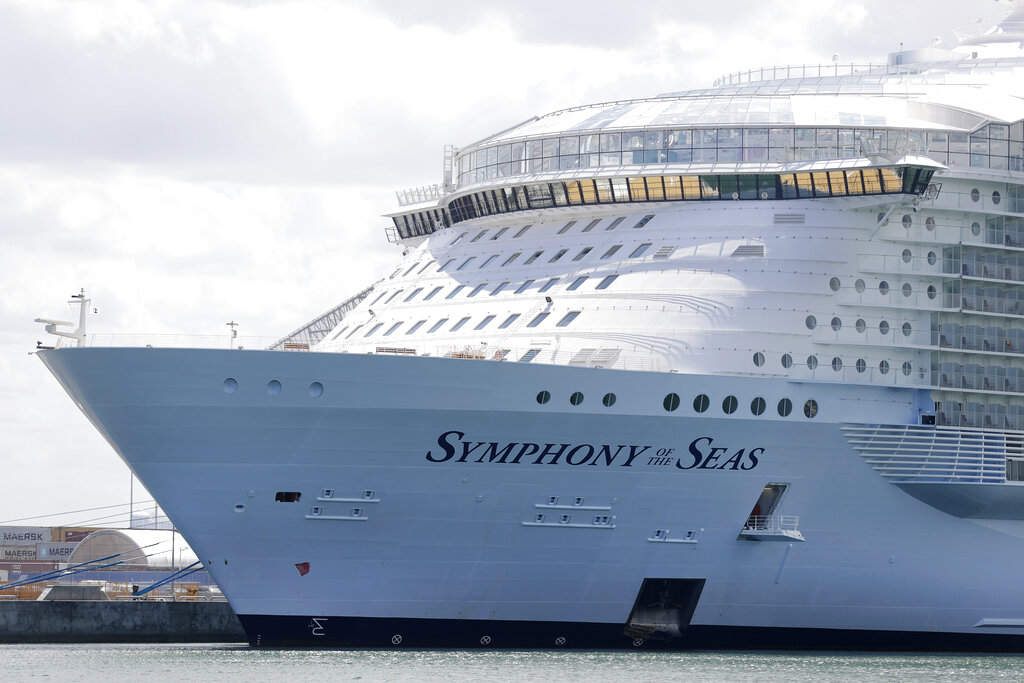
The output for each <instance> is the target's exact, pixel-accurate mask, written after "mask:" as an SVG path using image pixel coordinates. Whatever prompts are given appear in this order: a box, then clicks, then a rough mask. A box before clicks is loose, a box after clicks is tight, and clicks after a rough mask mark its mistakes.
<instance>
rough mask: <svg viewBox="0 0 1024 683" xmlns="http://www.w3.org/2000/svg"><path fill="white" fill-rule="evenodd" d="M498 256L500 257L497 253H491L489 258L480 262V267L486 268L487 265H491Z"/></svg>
mask: <svg viewBox="0 0 1024 683" xmlns="http://www.w3.org/2000/svg"><path fill="white" fill-rule="evenodd" d="M496 258H498V255H497V254H491V255H490V256H489V257H488V258H487V260H486V261H484V262H483V263H481V264H480V268H481V269H483V268H486V267H487V266H489V265H491V262H492V261H494V259H496Z"/></svg>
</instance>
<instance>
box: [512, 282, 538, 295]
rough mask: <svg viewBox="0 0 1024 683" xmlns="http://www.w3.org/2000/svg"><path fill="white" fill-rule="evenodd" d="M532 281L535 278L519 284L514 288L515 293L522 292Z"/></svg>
mask: <svg viewBox="0 0 1024 683" xmlns="http://www.w3.org/2000/svg"><path fill="white" fill-rule="evenodd" d="M534 282H535V280H527V281H526V282H524V283H523V284H521V285H519V287H518V288H516V294H522V293H523V292H525V291H526V290H527V289H529V287H530V285H532V284H533V283H534Z"/></svg>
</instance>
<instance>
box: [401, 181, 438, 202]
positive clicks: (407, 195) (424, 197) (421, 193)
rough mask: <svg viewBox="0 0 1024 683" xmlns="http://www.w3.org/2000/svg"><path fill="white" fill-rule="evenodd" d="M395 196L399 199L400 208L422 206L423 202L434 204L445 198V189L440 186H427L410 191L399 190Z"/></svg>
mask: <svg viewBox="0 0 1024 683" xmlns="http://www.w3.org/2000/svg"><path fill="white" fill-rule="evenodd" d="M395 196H396V197H397V198H398V205H399V206H409V205H411V204H422V203H423V202H432V201H436V200H438V199H440V198H441V197H443V196H444V188H443V187H441V186H440V185H425V186H423V187H413V188H410V189H408V190H398V191H396V192H395Z"/></svg>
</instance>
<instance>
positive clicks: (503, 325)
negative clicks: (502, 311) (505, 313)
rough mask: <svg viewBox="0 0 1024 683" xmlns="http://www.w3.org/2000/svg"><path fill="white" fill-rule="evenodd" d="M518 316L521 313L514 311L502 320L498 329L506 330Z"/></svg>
mask: <svg viewBox="0 0 1024 683" xmlns="http://www.w3.org/2000/svg"><path fill="white" fill-rule="evenodd" d="M518 318H519V314H518V313H513V314H512V315H510V316H509V317H507V318H505V319H504V320H503V321H501V324H500V325H498V329H499V330H504V329H505V328H506V327H508V326H509V325H511V324H512V323H514V322H515V321H516V320H517V319H518Z"/></svg>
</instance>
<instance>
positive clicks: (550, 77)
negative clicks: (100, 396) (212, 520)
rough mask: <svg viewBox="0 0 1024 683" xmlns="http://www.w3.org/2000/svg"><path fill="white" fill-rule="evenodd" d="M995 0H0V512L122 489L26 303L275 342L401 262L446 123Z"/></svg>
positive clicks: (940, 31) (142, 327)
mask: <svg viewBox="0 0 1024 683" xmlns="http://www.w3.org/2000/svg"><path fill="white" fill-rule="evenodd" d="M1004 1H1005V0H1004ZM998 7H999V3H996V2H993V0H907V1H905V2H891V0H786V1H785V2H780V1H775V0H767V1H763V2H747V1H742V2H739V1H736V0H726V1H724V2H716V3H703V2H702V3H697V2H674V3H666V2H663V1H661V2H648V1H647V0H632V1H631V2H607V0H587V1H585V2H584V1H577V0H516V1H515V2H508V1H505V2H487V1H485V0H435V1H433V2H424V1H423V0H390V1H388V2H375V1H373V0H351V1H349V2H342V1H330V0H322V1H316V0H308V1H294V2H288V1H282V2H270V1H265V2H264V1H259V0H250V1H248V2H243V1H241V0H239V1H237V2H230V1H227V0H193V1H192V2H176V1H174V0H145V1H135V0H67V1H66V2H60V1H57V0H0V236H2V241H0V283H2V284H3V287H2V291H0V524H3V523H9V522H10V521H11V520H14V519H19V518H23V517H29V516H32V515H42V514H47V513H53V512H62V511H68V510H78V509H83V508H90V507H95V506H101V505H109V504H115V503H126V502H127V501H128V497H129V493H128V488H129V474H128V470H127V468H126V467H125V466H124V465H122V464H121V462H120V461H119V460H118V458H117V457H116V455H115V454H114V453H113V451H112V450H111V449H110V448H109V447H108V446H107V445H106V443H105V442H104V441H103V440H102V438H101V437H100V436H99V435H98V434H97V433H96V431H95V430H94V429H93V428H92V427H91V426H90V425H89V424H88V422H87V421H86V420H85V418H84V417H83V416H82V415H81V413H80V412H79V411H78V410H77V409H76V408H75V407H74V405H73V404H72V402H71V400H70V399H69V398H68V397H67V395H66V394H65V393H64V391H63V390H62V389H61V388H60V387H59V385H58V384H57V382H56V381H55V380H54V379H53V378H52V377H51V376H50V374H49V372H48V371H47V370H46V369H45V367H44V366H43V365H42V363H40V362H39V360H38V359H37V358H35V357H34V356H32V355H30V354H29V352H30V351H31V350H32V349H33V348H34V346H35V342H36V340H37V339H44V338H45V336H44V334H43V332H42V329H41V326H40V325H38V324H35V323H33V322H32V320H33V319H34V318H36V317H38V316H44V317H55V318H62V319H70V318H69V317H68V316H69V315H70V311H69V310H68V307H67V305H66V303H65V302H66V301H67V298H68V296H69V295H70V294H72V293H75V292H77V291H78V289H79V288H80V287H84V288H86V290H87V292H88V294H89V295H90V296H91V297H92V299H93V305H94V306H96V307H97V308H98V309H99V315H97V316H94V317H93V318H92V319H91V321H90V325H91V330H90V331H93V332H100V333H114V332H118V333H119V332H132V333H161V334H182V335H208V334H224V333H225V332H226V329H227V328H226V327H225V323H226V322H228V321H229V320H235V321H238V322H239V323H240V334H241V335H262V336H266V337H273V338H277V337H280V336H282V335H284V334H286V333H288V332H290V331H291V330H292V329H294V328H296V327H298V326H300V325H301V324H303V323H305V322H306V321H308V320H309V319H311V318H313V317H315V316H317V315H319V314H320V313H322V312H323V311H325V310H327V309H329V308H331V307H332V306H334V305H336V304H337V303H339V302H341V301H342V300H344V299H345V298H347V297H348V296H350V295H351V294H353V293H355V292H357V291H359V290H360V289H362V288H363V287H365V286H366V285H368V284H370V283H372V282H373V281H375V280H376V279H378V278H380V277H382V276H383V275H385V274H387V273H388V272H389V271H390V270H391V269H392V268H393V266H394V262H395V260H396V259H397V258H398V257H399V255H400V254H399V251H398V248H397V247H395V246H393V245H389V244H388V243H387V241H386V240H385V236H384V228H385V227H386V226H387V224H388V222H387V220H386V219H383V218H381V217H380V216H381V214H383V213H385V212H388V211H391V210H393V209H394V207H395V196H394V191H395V190H397V189H403V188H407V187H414V186H419V185H428V184H434V183H438V182H440V180H441V168H442V152H443V148H444V145H445V144H454V145H456V146H459V145H464V144H467V143H470V142H473V141H474V140H477V139H479V138H481V137H484V136H485V135H487V134H489V133H493V132H497V131H499V130H502V129H505V128H507V127H509V126H510V125H513V124H515V123H518V122H520V121H522V120H524V119H527V118H529V117H531V116H534V115H538V114H543V113H546V112H548V111H552V110H555V109H559V108H562V107H567V106H574V105H578V104H585V103H590V102H599V101H606V100H614V99H622V98H629V97H638V96H647V95H655V94H658V93H663V92H674V91H679V90H684V89H688V88H701V87H706V86H709V85H710V84H711V81H713V80H714V79H715V78H716V77H718V76H720V75H723V74H725V73H728V72H730V71H736V70H741V69H746V68H751V67H757V66H765V65H777V64H799V63H829V62H831V60H832V56H833V55H834V54H838V55H839V59H840V61H843V62H850V61H856V62H861V61H864V62H866V61H869V60H871V61H874V62H876V63H877V62H879V61H882V60H884V58H885V56H886V54H887V53H888V52H892V51H896V50H898V49H899V47H900V44H901V42H902V43H904V44H905V47H907V48H911V47H920V46H924V45H927V44H928V43H929V42H930V41H931V40H932V38H934V37H936V36H940V37H942V38H943V39H944V40H945V44H946V45H951V44H953V33H952V29H953V28H955V27H957V26H960V25H963V24H967V23H970V22H972V21H973V20H975V19H977V18H979V17H985V18H986V19H990V18H991V17H992V16H994V15H995V13H996V12H997V11H998V9H997V8H998ZM1001 14H1002V13H1001V12H1000V16H1001ZM268 341H270V340H269V339H268ZM196 476H197V477H202V476H203V474H202V472H196ZM142 495H144V494H140V493H139V492H138V489H136V496H137V497H141V496H142ZM88 517H90V515H84V514H83V515H71V516H68V517H64V518H54V519H44V520H40V521H39V522H38V523H43V524H48V523H50V522H55V521H61V522H64V523H72V522H77V521H80V520H83V519H86V518H88Z"/></svg>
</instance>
